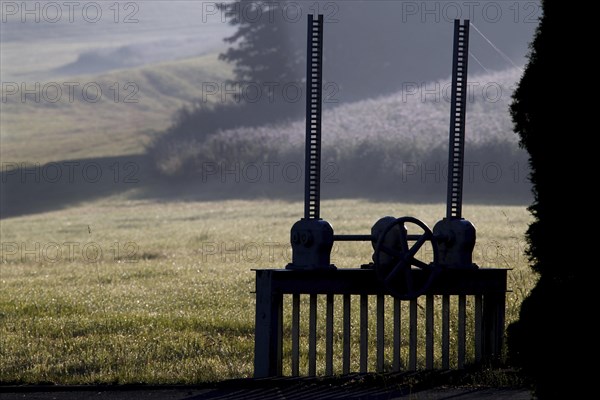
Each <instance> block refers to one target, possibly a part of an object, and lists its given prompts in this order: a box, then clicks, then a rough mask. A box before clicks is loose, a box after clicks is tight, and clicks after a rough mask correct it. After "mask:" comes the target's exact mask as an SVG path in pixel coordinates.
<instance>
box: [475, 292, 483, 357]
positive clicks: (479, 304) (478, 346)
mask: <svg viewBox="0 0 600 400" xmlns="http://www.w3.org/2000/svg"><path fill="white" fill-rule="evenodd" d="M482 309H483V301H482V296H481V295H475V318H474V320H475V363H480V362H481V360H482V354H483V340H482V328H483V327H482V318H481V317H482Z"/></svg>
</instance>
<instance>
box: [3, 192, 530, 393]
mask: <svg viewBox="0 0 600 400" xmlns="http://www.w3.org/2000/svg"><path fill="white" fill-rule="evenodd" d="M300 212H301V205H300V204H299V203H292V202H283V201H274V200H263V201H258V200H257V201H239V200H238V201H234V200H231V201H221V202H164V203H160V202H155V201H140V200H138V201H134V200H128V199H126V198H123V197H113V198H109V199H105V200H101V201H97V202H95V203H89V204H86V205H85V206H80V207H77V208H71V209H69V210H67V211H55V212H50V213H44V214H37V215H30V216H24V217H19V218H9V219H4V220H2V221H1V235H2V264H0V359H1V360H2V362H1V363H0V382H4V383H8V382H20V383H42V382H53V383H62V384H76V383H82V384H85V383H97V382H102V383H133V382H145V383H193V382H204V381H214V380H222V379H226V378H236V377H248V376H251V374H252V361H253V329H254V321H253V319H254V295H253V294H252V293H251V292H252V291H253V288H254V275H253V272H252V271H251V268H280V267H283V266H284V265H285V264H286V263H287V262H288V261H289V259H290V251H289V245H288V235H289V228H290V226H291V225H292V224H293V222H295V221H296V220H297V219H298V218H299V216H300ZM443 212H444V206H443V205H416V204H394V203H384V202H379V203H377V202H368V201H362V200H336V201H328V202H324V203H323V205H322V214H323V215H325V216H326V217H327V219H328V220H329V221H331V222H332V223H333V225H334V228H335V230H336V232H337V233H366V232H368V231H369V229H370V226H371V225H372V223H373V222H374V221H376V220H377V219H378V218H379V217H381V216H383V215H396V216H401V215H414V216H417V217H419V218H421V219H422V220H424V221H425V222H426V223H427V224H429V225H430V226H432V225H433V224H434V223H435V222H436V220H437V219H439V217H440V216H441V215H442V214H443ZM465 214H466V215H468V216H469V219H470V220H472V221H473V222H474V223H475V225H476V226H477V227H478V236H479V238H478V244H477V247H476V249H475V261H476V262H477V263H479V265H481V266H495V267H504V268H513V270H512V271H511V272H510V273H509V289H511V292H509V293H508V305H507V322H510V321H512V320H514V319H515V318H516V317H517V313H518V308H519V305H520V303H521V301H522V300H523V298H524V296H525V295H526V294H527V293H528V291H529V290H530V289H531V287H532V286H533V284H534V281H535V276H534V275H533V274H532V273H531V272H530V271H529V269H528V267H527V265H526V259H525V257H524V256H523V254H522V251H523V248H524V242H523V233H524V230H525V229H526V226H527V224H528V223H529V221H530V216H529V214H528V212H527V211H526V210H525V208H524V207H516V206H467V207H465ZM370 254H371V250H370V246H369V245H368V244H350V243H342V244H340V246H339V247H337V246H336V248H335V249H334V252H333V256H332V258H333V261H334V262H335V263H336V264H337V265H338V267H342V268H343V267H357V266H358V265H359V264H361V263H366V262H368V261H369V258H370ZM354 303H357V302H354ZM371 305H373V304H371ZM303 315H304V313H303ZM355 315H357V313H355ZM371 320H374V318H371ZM353 325H354V326H356V325H357V321H353ZM337 327H338V328H339V325H337ZM336 330H337V328H336ZM337 334H338V336H336V337H337V338H339V332H338V333H337ZM371 337H374V335H371ZM303 340H305V338H303ZM354 343H355V344H356V343H357V341H354ZM285 346H286V350H289V343H287V342H286V345H285ZM319 346H321V344H320V345H319ZM337 346H339V340H338V339H336V347H337ZM355 347H357V346H355ZM405 347H406V346H405ZM323 349H324V346H323V347H319V353H321V351H322V350H323ZM353 351H356V348H353ZM373 355H374V354H373ZM305 361H306V360H305V359H303V362H304V363H305ZM371 361H373V360H371ZM336 365H337V364H336ZM371 365H373V364H372V363H371ZM319 368H320V371H322V368H323V366H322V365H321V366H320V367H319ZM336 368H337V366H336ZM285 371H287V372H289V366H286V369H285Z"/></svg>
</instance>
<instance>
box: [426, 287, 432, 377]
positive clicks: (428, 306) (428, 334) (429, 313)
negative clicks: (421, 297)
mask: <svg viewBox="0 0 600 400" xmlns="http://www.w3.org/2000/svg"><path fill="white" fill-rule="evenodd" d="M433 322H434V315H433V295H432V294H428V295H427V296H425V369H428V370H431V369H433V332H434V328H433Z"/></svg>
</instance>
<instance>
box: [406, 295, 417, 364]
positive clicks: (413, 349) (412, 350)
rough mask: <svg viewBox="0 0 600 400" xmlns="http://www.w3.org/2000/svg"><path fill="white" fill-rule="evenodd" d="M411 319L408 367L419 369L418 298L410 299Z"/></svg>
mask: <svg viewBox="0 0 600 400" xmlns="http://www.w3.org/2000/svg"><path fill="white" fill-rule="evenodd" d="M409 319H410V322H409V323H410V327H409V330H410V332H409V338H408V341H409V345H408V346H409V348H408V369H409V370H410V371H415V370H416V369H417V299H413V300H410V310H409Z"/></svg>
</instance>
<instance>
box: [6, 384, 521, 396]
mask: <svg viewBox="0 0 600 400" xmlns="http://www.w3.org/2000/svg"><path fill="white" fill-rule="evenodd" d="M1 389H2V390H0V399H1V400H17V399H27V400H53V399H56V400H87V399H94V400H107V399H115V400H143V399H161V400H162V399H164V400H394V399H402V400H404V399H406V400H408V399H410V400H443V399H452V400H474V399H486V400H529V399H531V398H532V397H531V393H530V392H529V390H527V389H514V388H510V389H499V388H434V389H426V390H421V391H418V392H410V391H409V390H408V389H405V388H404V389H403V388H399V387H387V388H386V387H375V386H370V387H364V388H361V387H358V386H356V385H348V386H344V385H342V386H331V385H321V384H317V385H314V384H312V385H311V384H309V385H291V386H286V387H277V386H275V387H270V388H239V387H238V388H226V387H223V388H217V389H195V388H190V389H185V388H175V389H155V390H147V389H146V390H144V389H141V390H102V389H101V388H100V389H99V390H68V391H39V392H33V391H29V389H28V391H26V392H23V391H20V392H19V391H15V392H7V390H8V388H1ZM30 389H32V388H30Z"/></svg>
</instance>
